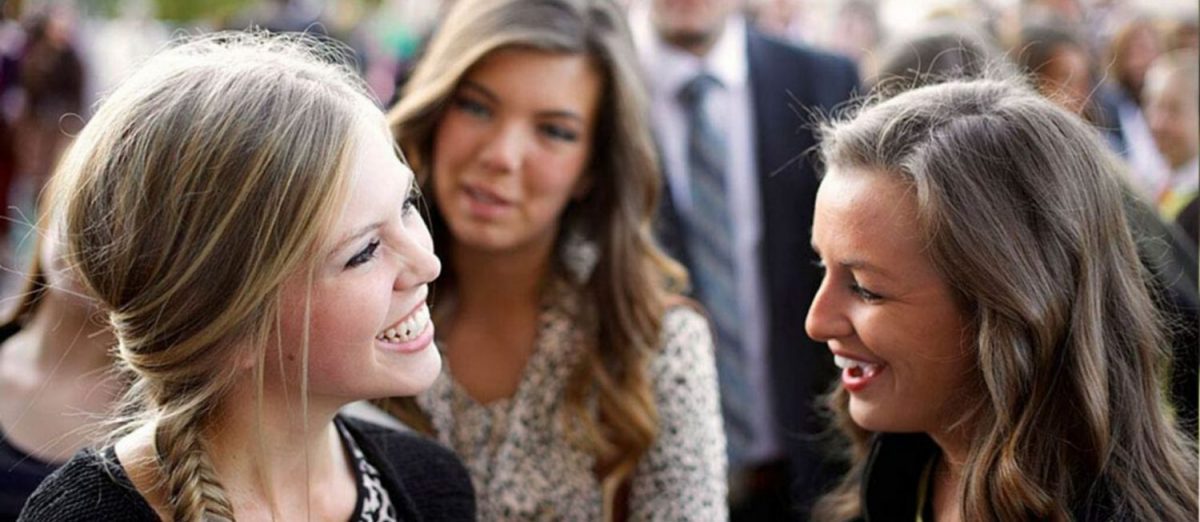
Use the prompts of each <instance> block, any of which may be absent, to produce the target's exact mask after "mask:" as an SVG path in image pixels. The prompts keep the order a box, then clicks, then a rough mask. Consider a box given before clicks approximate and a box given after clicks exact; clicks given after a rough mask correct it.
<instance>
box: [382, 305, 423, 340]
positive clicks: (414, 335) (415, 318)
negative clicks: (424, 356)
mask: <svg viewBox="0 0 1200 522" xmlns="http://www.w3.org/2000/svg"><path fill="white" fill-rule="evenodd" d="M430 324H431V323H430V317H429V305H427V304H425V303H422V304H421V306H419V307H417V309H416V310H414V311H413V312H412V313H411V314H408V317H406V318H405V319H404V320H403V321H400V322H399V323H397V324H396V325H395V326H392V327H390V328H388V329H387V330H385V331H384V332H383V333H381V334H379V335H377V336H375V339H377V340H380V341H383V342H387V343H393V344H403V343H409V342H412V341H415V340H417V339H419V338H420V337H421V334H423V333H425V331H426V330H428V329H429V326H430Z"/></svg>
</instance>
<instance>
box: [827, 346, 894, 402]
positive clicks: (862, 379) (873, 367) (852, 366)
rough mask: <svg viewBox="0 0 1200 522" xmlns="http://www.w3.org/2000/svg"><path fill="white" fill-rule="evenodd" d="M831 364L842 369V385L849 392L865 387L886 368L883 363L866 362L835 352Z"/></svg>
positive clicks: (858, 390)
mask: <svg viewBox="0 0 1200 522" xmlns="http://www.w3.org/2000/svg"><path fill="white" fill-rule="evenodd" d="M833 364H834V365H835V366H837V367H838V368H841V369H842V386H845V387H846V390H847V391H849V392H851V393H855V392H860V391H862V390H864V389H866V388H867V386H870V384H871V382H872V381H874V380H875V379H876V378H877V377H879V375H880V374H881V373H883V371H884V370H886V369H887V366H886V365H884V364H883V363H872V362H867V361H864V360H861V359H857V358H854V357H850V356H846V355H840V354H836V353H835V354H834V355H833Z"/></svg>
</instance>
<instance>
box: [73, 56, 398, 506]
mask: <svg viewBox="0 0 1200 522" xmlns="http://www.w3.org/2000/svg"><path fill="white" fill-rule="evenodd" d="M342 55H344V52H342V51H338V50H336V49H334V48H331V47H328V44H318V43H316V42H315V41H314V40H312V39H310V38H308V37H300V36H291V37H278V36H277V37H268V36H263V35H258V34H249V33H218V34H215V35H210V36H208V37H200V38H194V39H191V40H190V41H185V42H183V43H182V44H181V45H178V46H175V47H174V48H171V49H169V50H166V51H164V52H161V53H159V54H157V55H156V56H154V57H153V58H151V59H150V61H149V62H147V63H146V64H144V65H143V66H142V67H141V68H140V69H139V70H138V71H137V72H136V73H134V74H133V75H132V76H131V77H130V78H128V79H127V80H125V82H124V83H122V84H121V85H120V86H119V87H118V88H117V89H116V90H115V91H114V92H112V93H111V94H110V95H109V96H107V98H106V99H105V100H104V102H103V103H102V104H101V105H100V107H99V110H98V111H97V112H96V114H95V116H94V117H93V119H92V120H91V122H90V123H89V124H88V125H87V127H86V128H85V129H84V130H83V132H82V133H81V134H80V136H79V138H78V139H77V140H76V142H75V144H74V145H73V146H72V147H71V149H70V150H69V152H68V154H67V155H66V157H65V158H64V160H63V162H62V164H61V166H60V168H59V171H58V173H57V176H56V180H55V184H54V187H53V196H52V198H53V199H52V201H53V202H54V204H55V205H58V206H60V209H61V210H59V212H60V213H59V214H56V215H62V216H64V222H65V230H66V238H67V255H68V256H69V257H68V259H70V260H71V262H72V263H73V265H74V267H75V268H76V269H77V271H78V274H79V275H80V279H81V281H82V282H83V283H84V285H85V286H86V288H87V289H88V290H89V292H90V294H91V295H94V296H95V297H96V298H98V299H99V301H100V303H101V306H102V307H103V309H104V310H105V312H107V315H108V319H109V320H110V322H111V324H112V328H113V330H114V332H115V334H116V336H117V339H118V349H117V350H118V354H119V358H120V363H121V365H122V366H123V367H124V368H125V369H126V370H127V371H128V372H129V373H130V374H132V378H133V382H132V385H131V387H130V389H129V392H128V394H127V396H126V398H125V403H124V406H123V408H122V411H123V412H124V414H126V415H127V417H126V418H125V419H124V422H123V423H122V425H121V427H120V428H119V429H117V430H116V431H115V432H114V434H113V438H114V439H115V438H116V437H118V436H121V435H123V434H126V433H129V432H130V431H132V430H134V429H135V428H137V427H138V426H140V425H143V424H151V425H153V426H154V448H155V452H156V457H157V467H156V468H157V471H158V474H159V479H160V481H161V487H162V488H163V491H165V492H166V496H167V498H166V501H167V502H168V508H169V509H170V510H171V513H172V518H173V519H174V520H177V521H192V520H201V519H208V518H210V517H224V518H227V519H232V518H234V514H233V506H232V504H231V503H230V501H229V498H228V497H227V495H226V493H225V491H224V489H223V488H222V487H221V484H220V481H219V479H218V477H217V476H216V474H215V472H214V470H213V467H212V463H211V460H210V458H209V453H208V452H209V451H210V449H209V448H208V446H207V444H206V441H205V440H204V427H205V426H207V425H209V424H210V423H211V422H213V419H212V418H211V413H212V412H213V411H214V410H215V408H216V407H217V406H218V405H219V404H220V403H221V401H222V398H223V396H224V395H225V393H226V392H227V391H228V390H229V388H230V386H231V384H232V382H233V381H234V377H235V375H237V374H238V371H239V370H238V368H239V367H240V366H241V364H239V362H238V361H246V360H252V361H256V362H257V364H256V365H255V377H256V379H257V382H258V389H259V394H258V403H259V408H260V411H261V404H262V401H261V389H262V382H263V380H262V379H263V366H264V357H265V352H266V351H267V349H268V347H269V346H275V345H274V344H272V342H275V337H274V336H273V335H272V332H273V331H274V329H275V328H276V326H277V323H278V314H279V312H280V306H281V305H280V302H279V293H280V287H281V284H282V283H283V281H284V280H285V279H286V278H288V277H290V276H292V275H293V274H296V273H303V271H305V270H308V272H307V273H308V274H309V276H310V281H311V266H309V265H310V263H309V261H307V259H308V258H309V257H310V256H311V252H312V250H313V249H314V248H316V246H317V245H318V244H319V240H320V239H321V236H322V234H324V233H326V230H327V228H328V226H329V224H331V223H332V220H333V217H334V216H335V215H336V213H337V211H339V210H340V206H339V205H341V204H342V201H343V200H344V188H343V187H344V185H345V184H346V183H347V182H346V176H347V175H348V174H346V172H347V170H348V169H347V165H348V160H347V158H348V157H349V153H350V151H352V150H353V142H352V140H353V139H355V138H354V136H355V135H356V132H355V129H356V128H357V127H356V126H357V125H362V124H361V123H358V122H360V121H363V122H367V124H371V123H374V125H376V126H377V127H378V128H379V131H380V132H386V129H385V127H384V124H383V121H382V114H381V113H379V112H378V110H377V109H374V107H375V106H374V105H373V103H372V102H371V101H370V99H369V97H368V96H367V95H366V94H365V93H366V91H365V89H364V88H363V87H362V85H361V83H360V82H359V81H358V80H357V79H356V76H355V75H354V73H353V72H352V70H351V69H350V68H349V67H347V66H345V65H339V62H338V60H339V56H342ZM371 110H375V113H376V115H375V116H371V115H370V112H371ZM370 118H375V119H376V121H375V122H371V121H370ZM306 267H307V268H306ZM303 357H304V359H305V360H307V346H305V347H304V356H303ZM305 378H306V376H305V377H302V379H305ZM306 382H307V381H306V380H303V381H302V384H301V390H302V391H303V390H305V389H306ZM305 404H306V402H305Z"/></svg>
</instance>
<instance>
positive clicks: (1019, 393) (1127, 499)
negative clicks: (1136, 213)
mask: <svg viewBox="0 0 1200 522" xmlns="http://www.w3.org/2000/svg"><path fill="white" fill-rule="evenodd" d="M821 152H822V155H823V158H824V160H825V162H826V163H827V164H828V165H829V166H830V168H839V169H844V168H867V169H873V170H878V171H882V172H885V173H888V174H889V175H892V176H896V177H897V178H899V179H901V180H903V181H904V182H905V183H908V184H909V185H911V187H912V189H913V194H914V197H915V198H916V201H917V208H918V211H917V213H918V223H919V225H918V226H919V227H920V232H921V233H922V234H923V237H924V238H925V240H926V242H927V244H928V247H927V250H926V251H927V252H928V255H929V257H930V259H931V260H932V262H933V263H934V265H935V266H936V267H937V268H938V270H939V271H940V273H941V274H942V277H944V278H945V279H946V281H947V282H948V283H949V284H950V286H951V287H952V288H953V289H954V290H955V292H956V293H957V295H958V297H959V298H960V299H961V300H962V302H963V303H964V304H965V307H966V308H965V309H966V310H967V311H968V313H969V314H970V318H971V323H972V324H971V327H972V328H973V330H972V331H973V332H975V338H974V351H975V359H976V368H975V370H974V371H975V373H976V377H977V381H978V382H979V383H980V386H979V391H978V393H976V394H975V395H974V396H972V397H971V398H970V400H969V401H968V402H969V403H970V405H969V406H968V407H967V408H965V410H964V411H963V412H962V416H961V418H960V419H958V420H957V421H958V423H959V426H962V427H963V429H965V430H966V433H967V435H968V439H969V440H970V441H971V442H970V448H969V452H968V456H967V459H966V462H965V465H964V471H963V480H962V482H961V484H960V486H959V491H958V495H959V497H960V498H961V501H962V508H961V509H962V512H961V516H962V519H963V520H978V521H990V520H1069V519H1071V518H1072V516H1073V515H1072V514H1073V513H1074V512H1076V511H1075V510H1076V509H1078V508H1079V507H1080V506H1095V508H1096V509H1098V510H1099V511H1102V512H1106V513H1107V514H1108V515H1110V516H1111V517H1112V519H1114V520H1194V519H1195V518H1196V515H1197V498H1196V497H1197V492H1196V484H1197V469H1196V466H1197V459H1196V451H1195V447H1194V446H1193V445H1192V444H1191V443H1190V441H1189V439H1188V438H1187V437H1185V436H1184V435H1183V434H1182V433H1180V432H1178V431H1176V428H1174V427H1173V424H1172V422H1171V421H1170V419H1169V414H1168V406H1167V404H1166V401H1165V400H1164V390H1163V389H1162V387H1161V386H1162V382H1163V381H1162V376H1163V375H1164V373H1163V372H1164V371H1165V370H1166V368H1167V366H1166V364H1167V360H1168V357H1167V355H1168V354H1167V353H1166V347H1167V345H1166V343H1165V341H1164V340H1163V335H1162V332H1163V328H1164V327H1163V325H1162V323H1161V321H1160V319H1159V318H1158V316H1157V315H1156V312H1155V308H1154V306H1153V304H1152V302H1151V298H1150V296H1149V294H1148V292H1147V287H1146V281H1145V279H1144V277H1146V274H1145V273H1144V272H1143V271H1142V269H1141V265H1140V263H1139V262H1138V258H1137V254H1136V252H1135V249H1134V243H1133V240H1132V238H1131V235H1130V232H1129V229H1128V226H1127V224H1126V218H1125V213H1124V211H1123V209H1122V203H1121V186H1120V184H1119V182H1118V177H1119V176H1120V175H1121V172H1120V168H1121V167H1120V166H1119V160H1117V159H1116V158H1115V157H1114V156H1113V155H1112V154H1111V153H1109V152H1108V150H1107V148H1106V147H1105V145H1104V144H1103V143H1102V141H1101V139H1100V138H1099V136H1098V135H1097V134H1096V132H1095V131H1094V130H1092V129H1091V128H1090V127H1089V126H1088V124H1087V123H1085V122H1084V121H1083V120H1081V119H1079V118H1078V117H1075V116H1074V115H1071V114H1069V113H1067V112H1066V111H1064V110H1062V109H1060V108H1058V107H1057V106H1055V105H1053V104H1052V103H1051V102H1049V101H1046V100H1044V99H1043V98H1041V97H1039V96H1038V95H1037V94H1036V93H1034V92H1032V91H1031V90H1029V89H1028V88H1027V87H1025V86H1024V85H1020V84H1018V83H1015V82H1007V81H999V80H986V79H985V80H976V81H952V82H948V83H944V84H941V85H935V86H930V87H924V88H920V89H916V90H913V91H909V92H907V93H903V94H900V95H898V96H896V97H894V98H890V99H888V100H886V101H883V102H882V103H878V104H874V105H868V106H867V107H866V108H863V109H862V110H861V111H860V112H859V113H858V114H857V115H855V116H854V117H852V118H849V119H846V120H844V121H839V122H835V123H831V124H828V125H827V126H826V128H825V129H824V142H823V145H822V149H821ZM830 406H831V408H832V409H833V410H834V414H835V416H836V423H837V425H838V427H839V428H840V429H841V430H842V432H843V433H844V434H845V435H846V436H847V439H848V440H849V458H850V461H851V463H852V471H851V472H850V473H849V474H848V475H847V476H846V478H845V480H844V482H843V483H842V484H841V485H840V486H839V487H838V489H836V490H835V491H834V492H833V493H831V494H830V495H828V496H826V497H825V498H824V499H822V501H821V502H820V504H819V506H818V514H819V517H820V518H822V519H826V520H846V519H849V518H852V517H854V516H857V515H858V514H859V513H860V511H861V505H860V502H861V499H860V495H861V492H860V487H861V486H860V480H861V474H862V472H863V468H864V465H865V459H866V456H867V452H868V444H869V437H870V436H871V435H872V434H871V433H869V432H866V431H864V430H862V429H861V428H859V427H857V426H856V425H854V423H853V421H852V420H850V418H849V414H848V411H847V396H846V393H845V392H844V391H841V390H839V391H838V392H835V393H834V394H833V395H832V397H831V398H830Z"/></svg>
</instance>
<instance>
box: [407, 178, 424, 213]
mask: <svg viewBox="0 0 1200 522" xmlns="http://www.w3.org/2000/svg"><path fill="white" fill-rule="evenodd" d="M420 202H421V190H420V189H418V188H417V186H416V185H413V188H412V190H410V191H408V197H407V198H405V199H404V215H406V216H407V215H409V214H412V213H413V212H415V211H416V210H417V204H419V203H420Z"/></svg>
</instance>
